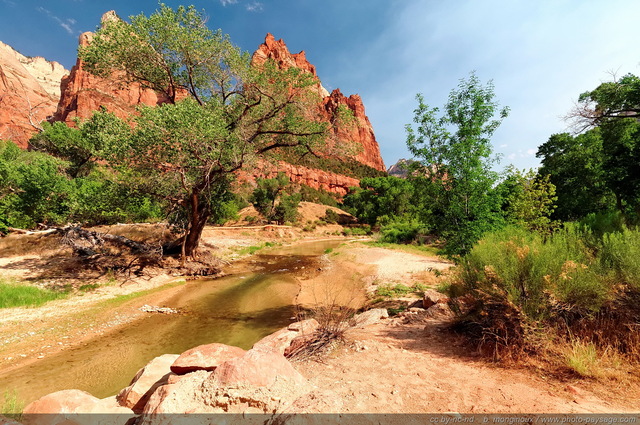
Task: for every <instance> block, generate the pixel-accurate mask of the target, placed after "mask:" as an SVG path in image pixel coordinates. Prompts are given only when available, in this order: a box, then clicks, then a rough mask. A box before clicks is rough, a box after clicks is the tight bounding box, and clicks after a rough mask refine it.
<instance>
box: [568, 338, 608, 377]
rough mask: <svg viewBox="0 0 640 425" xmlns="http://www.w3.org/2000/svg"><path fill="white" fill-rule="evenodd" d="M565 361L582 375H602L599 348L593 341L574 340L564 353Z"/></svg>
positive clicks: (570, 367)
mask: <svg viewBox="0 0 640 425" xmlns="http://www.w3.org/2000/svg"><path fill="white" fill-rule="evenodd" d="M564 363H565V365H566V366H567V367H568V368H569V369H571V370H572V371H573V372H575V373H577V374H578V375H580V376H582V377H587V378H594V377H598V376H600V375H602V373H601V370H600V359H599V356H598V350H597V349H596V346H595V345H594V344H593V343H591V342H589V343H587V342H582V341H573V343H572V344H571V345H570V346H569V348H568V349H567V350H566V351H565V353H564Z"/></svg>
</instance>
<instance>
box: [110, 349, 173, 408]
mask: <svg viewBox="0 0 640 425" xmlns="http://www.w3.org/2000/svg"><path fill="white" fill-rule="evenodd" d="M178 357H179V356H178V355H177V354H164V355H162V356H159V357H156V358H155V359H153V360H151V361H150V362H149V363H147V365H146V366H145V367H143V368H142V369H140V370H139V371H138V373H137V374H136V376H135V377H134V378H133V380H132V381H131V384H130V385H129V386H128V387H127V388H125V389H123V390H122V391H120V393H118V395H117V397H116V398H117V400H118V403H119V404H120V405H121V406H124V407H128V408H130V409H132V410H133V411H134V412H140V411H142V409H143V408H144V405H145V403H146V402H147V400H148V398H149V396H151V394H152V393H153V392H154V391H155V389H156V388H158V387H159V386H160V385H163V384H165V383H166V382H167V379H168V378H169V375H170V374H171V365H172V364H173V362H175V361H176V359H177V358H178Z"/></svg>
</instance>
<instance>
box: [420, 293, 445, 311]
mask: <svg viewBox="0 0 640 425" xmlns="http://www.w3.org/2000/svg"><path fill="white" fill-rule="evenodd" d="M448 302H449V297H447V296H446V295H445V294H442V293H440V292H438V291H434V290H433V289H427V290H426V291H424V298H423V299H422V306H423V307H424V308H429V307H431V306H432V305H434V304H442V303H448Z"/></svg>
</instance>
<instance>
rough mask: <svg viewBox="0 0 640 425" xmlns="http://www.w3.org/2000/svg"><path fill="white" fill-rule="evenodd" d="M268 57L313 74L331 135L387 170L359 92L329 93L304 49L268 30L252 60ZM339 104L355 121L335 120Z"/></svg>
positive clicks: (367, 162)
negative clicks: (291, 45) (293, 50)
mask: <svg viewBox="0 0 640 425" xmlns="http://www.w3.org/2000/svg"><path fill="white" fill-rule="evenodd" d="M268 59H273V60H274V61H275V62H276V63H277V64H278V66H279V67H280V68H281V69H287V68H291V67H296V68H299V69H301V70H303V71H305V72H308V73H310V74H312V75H313V76H314V77H315V79H316V80H317V83H316V90H317V91H318V94H319V95H320V96H321V97H322V103H321V104H320V105H318V113H319V114H320V116H321V117H322V118H323V119H324V121H326V122H328V123H330V124H332V125H331V129H332V130H331V131H332V132H333V137H332V139H333V140H334V142H335V143H342V142H352V143H353V144H354V145H355V147H356V149H357V151H358V152H357V153H356V154H355V155H354V158H355V159H356V160H357V161H359V162H361V163H363V164H365V165H368V166H370V167H372V168H375V169H376V170H379V171H386V168H385V166H384V162H383V161H382V156H381V155H380V147H379V146H378V142H377V141H376V136H375V134H374V132H373V127H372V126H371V122H369V118H368V117H367V115H366V113H365V109H364V104H363V103H362V99H361V98H360V96H358V95H351V96H349V97H346V96H345V95H343V94H342V93H341V92H340V89H335V90H333V92H331V93H329V92H328V91H327V90H326V89H325V88H324V87H323V86H322V82H321V81H320V79H319V78H318V74H317V72H316V67H315V66H313V65H312V64H310V63H309V61H307V57H306V54H305V52H304V51H302V52H300V53H295V54H292V53H291V52H289V49H288V48H287V45H286V44H285V43H284V41H282V40H276V39H275V38H274V37H273V35H271V34H267V36H266V37H265V41H264V43H262V44H261V45H260V46H259V47H258V50H256V52H255V53H254V54H253V57H252V63H253V64H254V65H260V64H262V63H264V62H266V61H267V60H268ZM341 106H343V107H346V108H347V109H349V110H350V111H351V112H352V113H353V116H354V118H355V123H345V124H341V123H340V122H338V121H337V120H336V118H337V114H338V110H339V108H340V107H341Z"/></svg>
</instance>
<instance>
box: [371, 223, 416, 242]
mask: <svg viewBox="0 0 640 425" xmlns="http://www.w3.org/2000/svg"><path fill="white" fill-rule="evenodd" d="M423 227H424V226H423V225H422V224H421V223H418V222H416V221H410V222H393V223H390V224H388V225H386V226H382V227H381V228H380V234H381V238H380V240H381V241H382V242H389V243H410V242H413V241H415V240H417V239H418V236H419V235H421V234H423V233H425V232H424V230H423Z"/></svg>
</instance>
